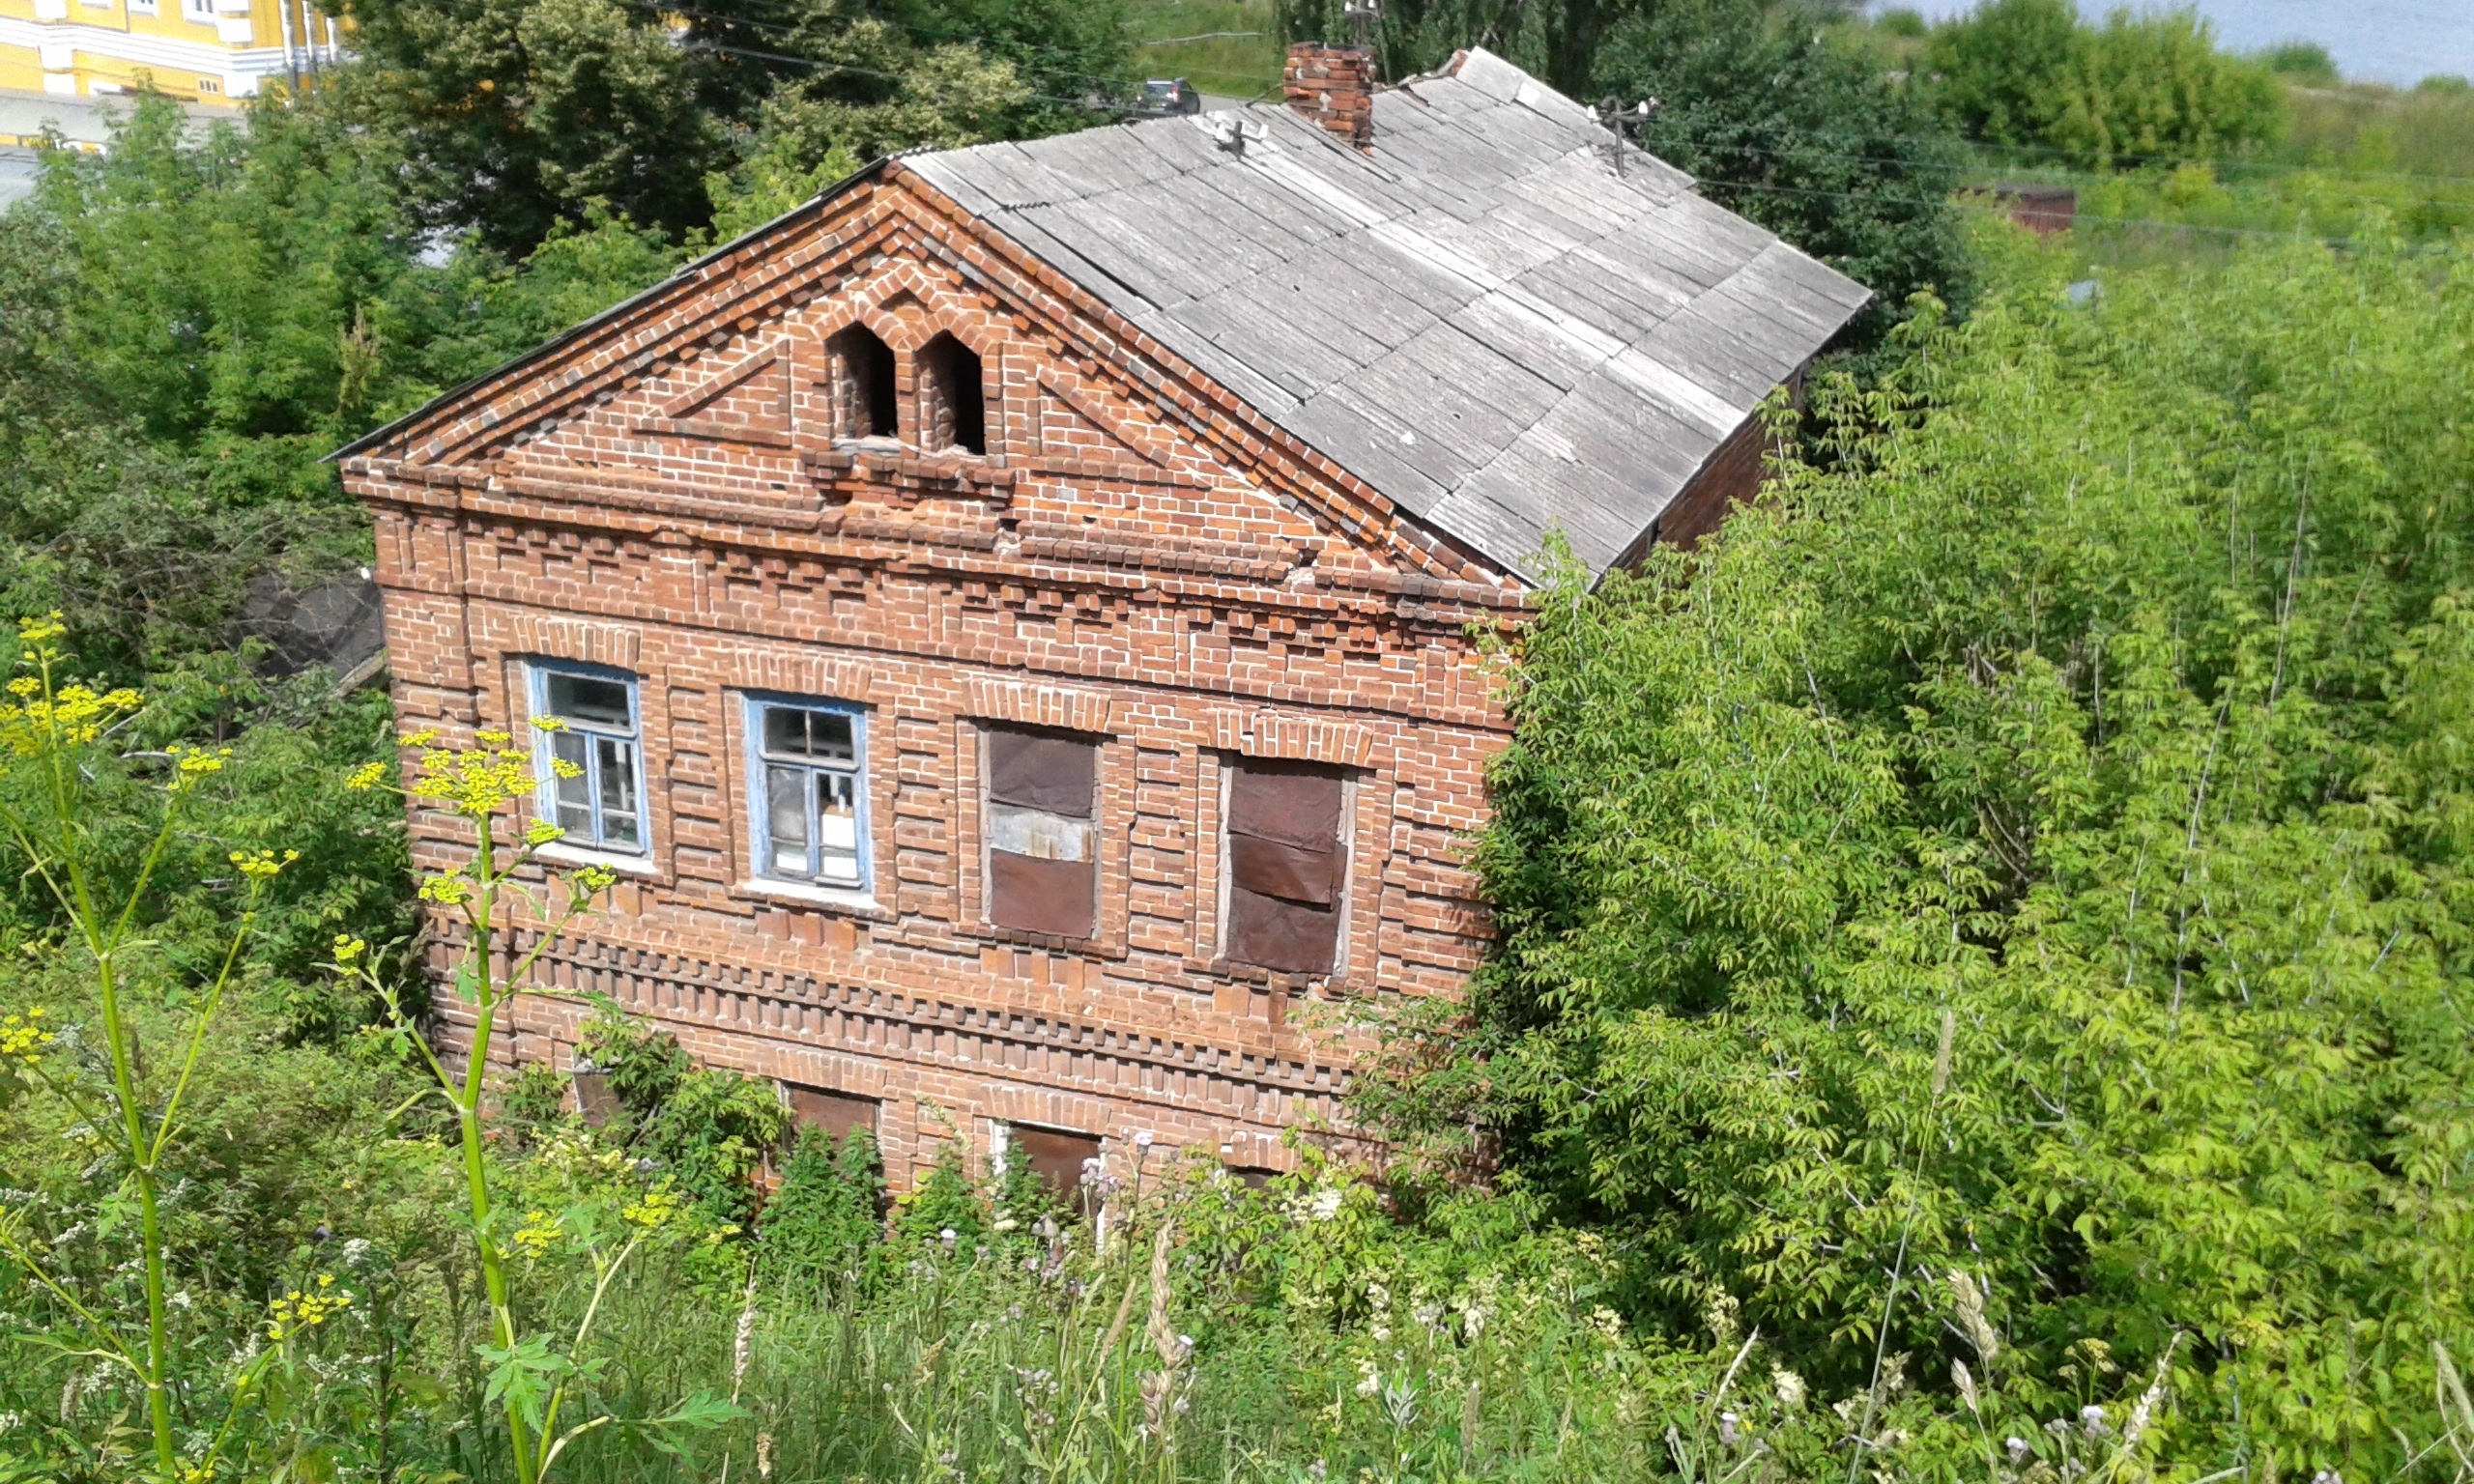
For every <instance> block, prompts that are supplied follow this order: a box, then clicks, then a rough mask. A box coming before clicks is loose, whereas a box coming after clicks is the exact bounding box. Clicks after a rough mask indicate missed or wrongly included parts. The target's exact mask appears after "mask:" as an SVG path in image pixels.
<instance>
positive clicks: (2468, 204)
mask: <svg viewBox="0 0 2474 1484" xmlns="http://www.w3.org/2000/svg"><path fill="white" fill-rule="evenodd" d="M1773 132H1778V131H1773ZM1784 132H1793V131H1792V130H1786V131H1784ZM1651 142H1652V143H1656V142H1658V141H1654V140H1653V141H1651ZM1705 148H1708V149H1710V150H1711V152H1712V153H1713V154H1741V155H1756V156H1762V157H1768V158H1771V159H1778V158H1785V157H1789V156H1790V155H1791V154H1796V155H1801V156H1802V157H1806V158H1813V159H1827V160H1839V161H1843V162H1847V163H1854V164H1878V165H1903V166H1912V165H1913V161H1910V160H1903V159H1899V158H1897V157H1892V156H1879V155H1844V154H1838V153H1835V152H1832V151H1827V150H1800V151H1790V150H1786V149H1764V148H1763V147H1762V146H1760V145H1758V144H1753V143H1750V142H1743V143H1729V144H1724V145H1714V146H1705ZM2309 173H2311V172H2310V171H2309V169H2308V167H2297V168H2294V169H2292V170H2289V171H2287V173H2286V174H2285V175H2283V176H2282V177H2280V179H2284V180H2291V179H2294V178H2296V177H2298V176H2301V175H2306V174H2309ZM2098 179H2099V180H2102V179H2103V178H2102V177H2099V178H2098ZM2434 179H2449V180H2454V179H2458V177H2435V178H2434ZM2067 184H2070V185H2080V184H2082V183H2081V182H2079V181H2072V182H2069V183H2067ZM2468 184H2469V185H2474V181H2469V182H2468ZM1962 188H1971V187H1962ZM2229 188H2250V187H2249V186H2247V185H2244V184H2243V183H2229ZM2316 194H2317V195H2318V196H2319V197H2320V198H2321V199H2323V200H2331V201H2356V202H2360V203H2362V204H2364V205H2366V206H2392V207H2394V206H2408V205H2424V206H2435V207H2445V208H2450V209H2453V210H2459V211H2469V212H2474V200H2462V201H2460V200H2450V199H2446V198H2442V197H2431V196H2425V197H2420V198H2417V199H2416V200H2412V201H2401V200H2397V199H2394V198H2391V197H2387V196H2366V195H2357V194H2352V193H2345V192H2335V191H2327V190H2322V191H2318V192H2316Z"/></svg>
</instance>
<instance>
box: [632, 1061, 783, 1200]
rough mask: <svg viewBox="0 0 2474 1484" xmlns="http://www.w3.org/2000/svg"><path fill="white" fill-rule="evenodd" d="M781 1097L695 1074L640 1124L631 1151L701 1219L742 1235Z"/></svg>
mask: <svg viewBox="0 0 2474 1484" xmlns="http://www.w3.org/2000/svg"><path fill="white" fill-rule="evenodd" d="M783 1123H784V1114H783V1111H782V1099H781V1095H780V1094H779V1093H777V1092H775V1091H774V1087H773V1084H772V1083H771V1082H770V1081H761V1080H759V1079H757V1078H754V1077H743V1076H740V1075H739V1074H738V1073H737V1072H735V1071H728V1070H721V1069H717V1068H708V1067H700V1068H697V1069H695V1070H692V1071H690V1072H688V1073H687V1074H686V1075H685V1076H684V1077H681V1078H680V1079H679V1080H678V1082H677V1084H676V1086H674V1087H673V1088H672V1089H671V1091H670V1093H669V1095H668V1096H667V1097H666V1098H664V1099H662V1103H661V1106H660V1107H659V1108H658V1109H656V1110H655V1111H654V1112H653V1114H652V1115H651V1116H650V1117H649V1118H647V1119H646V1120H645V1123H644V1127H643V1128H642V1130H641V1131H640V1132H639V1133H638V1134H637V1136H636V1145H635V1147H636V1148H637V1149H638V1150H640V1151H642V1152H643V1153H644V1154H645V1155H647V1156H650V1157H651V1158H653V1159H654V1160H656V1161H658V1163H659V1165H660V1167H661V1168H663V1169H665V1170H667V1171H669V1172H670V1173H671V1175H672V1176H673V1177H674V1178H675V1179H676V1182H677V1184H678V1188H679V1189H680V1190H681V1191H682V1192H684V1193H685V1194H686V1195H687V1196H688V1197H689V1198H690V1199H692V1200H694V1201H695V1202H696V1204H697V1206H698V1207H699V1208H700V1209H701V1210H702V1211H703V1212H704V1213H705V1215H707V1216H708V1217H710V1218H712V1219H714V1220H717V1221H725V1222H729V1223H731V1224H733V1225H735V1226H738V1227H741V1228H744V1227H746V1226H748V1225H750V1224H751V1223H752V1222H753V1221H754V1219H755V1215H756V1185H755V1178H756V1173H757V1171H758V1169H760V1168H761V1167H762V1165H763V1163H764V1160H765V1158H766V1157H767V1156H768V1155H769V1154H770V1153H771V1152H772V1151H773V1150H774V1149H776V1148H777V1147H779V1146H780V1144H781V1142H782V1126H783Z"/></svg>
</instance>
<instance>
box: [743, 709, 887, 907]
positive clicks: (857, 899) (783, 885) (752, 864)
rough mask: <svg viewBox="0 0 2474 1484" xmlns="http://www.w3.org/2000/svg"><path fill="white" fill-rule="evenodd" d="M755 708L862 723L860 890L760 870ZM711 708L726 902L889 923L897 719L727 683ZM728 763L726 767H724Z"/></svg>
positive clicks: (760, 775)
mask: <svg viewBox="0 0 2474 1484" xmlns="http://www.w3.org/2000/svg"><path fill="white" fill-rule="evenodd" d="M785 678H786V679H787V678H789V677H785ZM800 683H802V684H804V683H807V682H800ZM828 683H830V682H828ZM751 701H772V702H784V701H787V702H789V703H791V704H794V705H805V706H814V707H817V708H819V709H831V710H838V711H846V712H850V713H854V714H857V715H859V716H861V717H862V718H864V725H862V726H861V727H860V728H859V731H858V737H857V741H858V754H859V768H858V773H859V789H858V798H859V839H860V845H861V858H862V867H861V877H862V880H863V882H864V885H863V886H861V887H859V888H857V889H851V888H848V887H835V886H826V885H821V884H817V883H811V882H805V881H792V880H785V879H783V878H781V877H778V876H767V875H764V874H762V873H761V872H760V871H759V870H757V869H756V867H757V852H758V851H759V850H760V849H761V848H762V843H763V839H764V836H763V833H762V830H761V829H760V828H759V826H758V822H757V818H756V811H757V810H758V809H759V808H761V807H762V803H763V799H762V786H763V782H762V780H763V773H762V769H761V768H760V767H758V766H756V758H757V756H758V745H759V743H760V741H761V739H760V738H759V737H758V736H757V735H756V733H755V727H756V711H755V707H754V706H752V705H751V704H750V702H751ZM706 704H707V705H709V706H710V707H711V708H712V710H711V712H710V713H708V715H709V716H710V718H711V720H712V722H713V723H714V724H715V726H716V728H717V730H716V731H715V733H714V736H715V742H716V745H715V749H714V757H715V763H714V772H715V775H716V778H715V783H716V785H717V786H718V787H719V789H720V790H721V803H720V810H719V812H720V814H721V821H722V832H723V833H722V839H721V840H720V841H719V842H718V843H719V845H720V848H721V849H722V851H723V852H724V853H725V864H724V865H723V866H722V868H721V870H722V873H723V875H724V877H725V880H726V884H725V885H724V888H723V890H724V891H725V892H726V893H727V895H729V896H730V897H731V898H733V899H737V900H740V901H746V902H755V903H758V904H760V905H767V904H769V905H775V906H789V907H794V908H801V909H806V910H811V911H820V912H822V913H824V914H825V915H827V916H846V917H855V918H860V919H865V920H869V921H877V922H884V921H890V920H891V919H892V918H893V916H894V899H895V896H896V893H897V892H898V890H899V883H898V881H897V877H896V872H895V870H894V845H893V842H891V840H889V839H888V838H886V834H885V832H886V830H887V828H888V827H889V824H890V821H892V820H893V819H894V817H895V815H896V809H895V800H896V797H897V795H898V793H899V790H900V786H901V783H900V778H899V776H898V775H899V773H900V767H899V763H898V757H899V753H898V747H899V744H898V742H897V741H896V740H895V727H894V725H893V722H892V719H891V718H890V717H889V716H887V715H885V714H883V713H882V710H881V708H879V707H877V706H876V705H874V704H872V703H870V702H868V701H863V700H853V699H849V697H848V696H837V695H831V694H825V693H821V692H810V691H806V690H801V691H797V692H792V691H785V690H776V689H773V688H772V687H769V686H748V685H737V684H733V683H731V682H730V681H729V680H720V681H718V682H716V683H715V684H714V685H713V687H712V694H711V699H709V700H708V701H707V702H706ZM725 759H727V760H728V762H727V765H725Z"/></svg>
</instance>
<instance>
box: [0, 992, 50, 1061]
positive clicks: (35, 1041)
mask: <svg viewBox="0 0 2474 1484" xmlns="http://www.w3.org/2000/svg"><path fill="white" fill-rule="evenodd" d="M45 1013H46V1012H45V1011H44V1010H43V1007H42V1006H40V1005H38V1006H36V1007H35V1008H34V1009H32V1010H29V1011H27V1012H26V1013H24V1014H22V1015H9V1016H6V1017H0V1062H20V1063H23V1064H24V1065H26V1066H28V1067H32V1066H33V1065H34V1064H35V1063H37V1062H40V1061H42V1060H43V1047H45V1046H47V1045H50V1044H51V1043H52V1042H54V1041H56V1040H58V1039H59V1038H57V1037H55V1036H53V1035H52V1034H51V1032H49V1031H46V1030H44V1029H43V1026H42V1024H41V1021H42V1020H43V1015H44V1014H45Z"/></svg>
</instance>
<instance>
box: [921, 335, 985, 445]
mask: <svg viewBox="0 0 2474 1484" xmlns="http://www.w3.org/2000/svg"><path fill="white" fill-rule="evenodd" d="M980 375H981V373H980V364H979V356H978V354H977V353H976V352H974V351H973V350H971V348H970V347H969V346H966V345H964V344H963V343H962V342H961V341H960V340H957V339H955V338H954V337H953V336H952V335H951V334H941V335H938V336H937V337H936V338H935V339H934V340H931V341H929V342H928V343H927V345H925V346H924V347H922V348H921V349H920V352H919V434H920V437H919V446H920V447H922V448H926V449H929V450H931V451H932V452H933V451H935V450H937V449H942V448H960V449H962V450H963V451H964V452H966V453H986V452H987V451H988V392H987V388H986V386H985V385H983V384H982V382H981V380H980Z"/></svg>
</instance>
